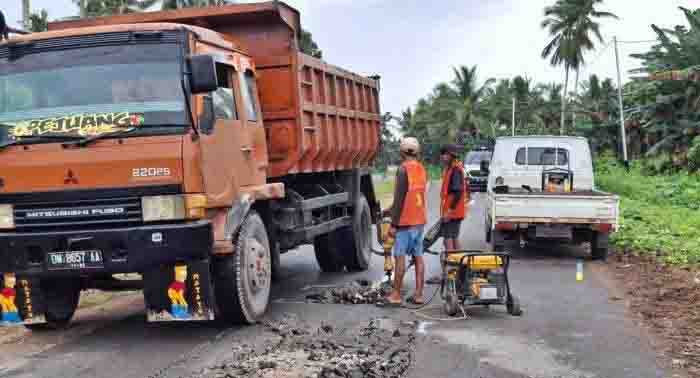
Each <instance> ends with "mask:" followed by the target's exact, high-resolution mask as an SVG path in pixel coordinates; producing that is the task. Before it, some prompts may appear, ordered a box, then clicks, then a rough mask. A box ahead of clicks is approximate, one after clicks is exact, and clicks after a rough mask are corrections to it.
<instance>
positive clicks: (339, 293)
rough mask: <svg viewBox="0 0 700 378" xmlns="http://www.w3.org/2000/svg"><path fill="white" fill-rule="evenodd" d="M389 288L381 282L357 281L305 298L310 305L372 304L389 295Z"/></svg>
mask: <svg viewBox="0 0 700 378" xmlns="http://www.w3.org/2000/svg"><path fill="white" fill-rule="evenodd" d="M390 290H391V287H390V286H389V285H383V284H382V283H381V281H375V282H372V281H366V280H358V281H355V282H353V283H352V284H350V285H349V286H345V287H337V288H329V289H325V290H322V291H320V292H316V293H312V294H309V295H307V296H306V301H307V302H310V303H322V304H374V303H377V302H379V301H381V300H382V298H384V297H386V296H387V295H389V291H390Z"/></svg>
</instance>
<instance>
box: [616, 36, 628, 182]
mask: <svg viewBox="0 0 700 378" xmlns="http://www.w3.org/2000/svg"><path fill="white" fill-rule="evenodd" d="M613 42H614V43H615V63H616V65H617V100H618V102H619V103H620V136H621V137H622V158H623V159H624V161H625V168H627V170H628V171H629V169H630V162H629V159H628V158H627V135H626V133H625V109H624V108H623V105H622V77H621V75H620V53H619V52H618V49H617V36H615V37H613Z"/></svg>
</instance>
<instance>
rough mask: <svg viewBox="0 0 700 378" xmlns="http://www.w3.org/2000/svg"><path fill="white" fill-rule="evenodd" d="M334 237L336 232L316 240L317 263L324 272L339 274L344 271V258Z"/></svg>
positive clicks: (318, 237) (320, 236)
mask: <svg viewBox="0 0 700 378" xmlns="http://www.w3.org/2000/svg"><path fill="white" fill-rule="evenodd" d="M334 236H335V232H331V233H328V234H324V235H319V236H317V237H316V238H314V253H315V254H316V262H317V263H318V266H319V267H320V268H321V271H322V272H326V273H337V272H341V271H342V270H343V257H342V255H341V251H340V247H339V246H338V243H335V242H334Z"/></svg>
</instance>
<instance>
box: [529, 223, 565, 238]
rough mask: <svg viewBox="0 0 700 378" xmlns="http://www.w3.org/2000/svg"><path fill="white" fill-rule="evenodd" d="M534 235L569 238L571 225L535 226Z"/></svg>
mask: <svg viewBox="0 0 700 378" xmlns="http://www.w3.org/2000/svg"><path fill="white" fill-rule="evenodd" d="M535 231H536V233H535V234H536V236H537V237H538V238H543V239H571V227H570V226H566V225H556V224H554V225H548V226H537V228H536V230H535Z"/></svg>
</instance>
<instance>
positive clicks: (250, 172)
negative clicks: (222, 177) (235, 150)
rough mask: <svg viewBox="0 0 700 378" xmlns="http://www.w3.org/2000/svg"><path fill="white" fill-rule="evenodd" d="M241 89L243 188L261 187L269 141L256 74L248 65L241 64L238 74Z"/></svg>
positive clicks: (264, 178) (264, 176)
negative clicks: (247, 186) (266, 135)
mask: <svg viewBox="0 0 700 378" xmlns="http://www.w3.org/2000/svg"><path fill="white" fill-rule="evenodd" d="M237 76H238V83H239V85H238V88H239V90H240V98H241V104H240V106H239V109H240V110H241V113H242V114H241V119H242V123H243V126H242V129H241V151H242V152H243V155H244V160H243V161H242V163H241V169H242V170H245V172H246V177H245V180H241V184H242V185H261V184H264V183H265V181H266V177H267V166H268V161H267V140H266V138H265V129H264V127H263V122H262V116H261V109H260V101H258V99H259V97H258V90H257V85H256V78H255V73H254V72H253V70H252V69H250V67H249V66H246V64H244V62H243V61H242V62H241V70H240V71H239V72H238V75H237Z"/></svg>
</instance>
